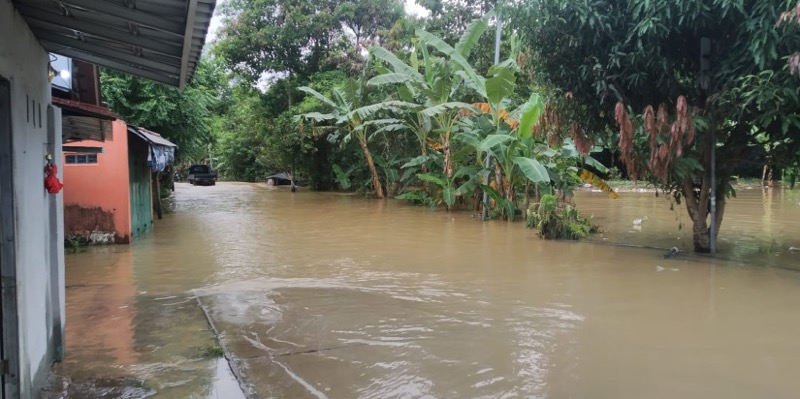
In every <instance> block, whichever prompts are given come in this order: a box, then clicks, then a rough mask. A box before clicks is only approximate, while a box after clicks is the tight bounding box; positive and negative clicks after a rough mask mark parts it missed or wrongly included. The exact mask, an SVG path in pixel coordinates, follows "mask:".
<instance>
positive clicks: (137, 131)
mask: <svg viewBox="0 0 800 399" xmlns="http://www.w3.org/2000/svg"><path fill="white" fill-rule="evenodd" d="M128 132H130V133H131V134H134V135H136V136H138V137H139V138H141V139H142V140H144V141H145V142H147V144H150V145H156V146H162V147H171V148H175V147H178V146H177V145H176V144H175V143H173V142H171V141H169V140H167V139H165V138H163V137H161V135H160V134H158V133H156V132H153V131H151V130H147V129H145V128H143V127H138V126H128Z"/></svg>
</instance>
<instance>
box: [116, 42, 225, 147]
mask: <svg viewBox="0 0 800 399" xmlns="http://www.w3.org/2000/svg"><path fill="white" fill-rule="evenodd" d="M223 67H224V66H223V64H222V63H221V61H220V60H216V59H212V58H203V59H201V61H200V64H199V65H198V67H197V71H196V72H195V77H194V79H193V80H192V81H191V82H189V84H188V85H187V86H186V87H185V88H184V89H183V90H179V89H178V88H175V87H169V86H165V85H162V84H160V83H156V82H154V81H151V80H147V79H143V78H137V77H133V76H130V75H125V74H121V73H117V72H112V71H109V70H101V74H100V86H101V89H102V92H103V93H102V94H103V99H104V100H105V102H106V104H107V105H108V106H109V108H111V109H112V110H113V111H114V112H115V113H117V114H119V115H121V116H122V117H123V118H124V120H125V122H127V123H128V124H130V125H134V126H141V127H144V128H146V129H150V130H152V131H155V132H157V133H159V134H161V135H162V136H164V137H165V138H167V139H169V140H170V141H172V142H174V143H175V144H177V145H178V153H177V157H178V162H179V163H180V162H190V161H201V160H204V159H205V158H206V157H208V155H209V154H208V152H207V151H208V145H209V144H211V143H213V141H214V138H213V135H212V129H213V126H214V124H215V122H216V117H215V114H218V113H222V112H224V111H225V110H224V104H222V103H221V102H220V100H221V98H222V97H223V96H224V94H225V93H224V89H225V88H226V87H227V84H225V82H224V79H225V75H224V72H223Z"/></svg>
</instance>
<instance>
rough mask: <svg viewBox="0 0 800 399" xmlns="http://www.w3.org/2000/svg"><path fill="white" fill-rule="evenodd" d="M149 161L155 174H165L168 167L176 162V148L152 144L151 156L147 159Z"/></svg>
mask: <svg viewBox="0 0 800 399" xmlns="http://www.w3.org/2000/svg"><path fill="white" fill-rule="evenodd" d="M147 161H148V162H149V164H150V169H153V172H163V171H164V169H166V168H167V165H172V163H173V162H175V147H165V146H161V145H155V144H150V155H149V156H148V157H147Z"/></svg>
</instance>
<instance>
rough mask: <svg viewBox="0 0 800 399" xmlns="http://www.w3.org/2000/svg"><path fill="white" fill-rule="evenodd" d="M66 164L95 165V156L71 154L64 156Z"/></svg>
mask: <svg viewBox="0 0 800 399" xmlns="http://www.w3.org/2000/svg"><path fill="white" fill-rule="evenodd" d="M66 163H68V164H87V163H97V154H72V155H67V156H66Z"/></svg>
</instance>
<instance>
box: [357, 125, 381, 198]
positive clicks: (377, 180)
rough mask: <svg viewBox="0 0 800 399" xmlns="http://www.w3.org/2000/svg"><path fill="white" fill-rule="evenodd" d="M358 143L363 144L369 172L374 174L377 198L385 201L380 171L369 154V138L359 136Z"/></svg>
mask: <svg viewBox="0 0 800 399" xmlns="http://www.w3.org/2000/svg"><path fill="white" fill-rule="evenodd" d="M358 143H359V144H361V150H363V151H364V156H365V157H366V158H367V166H369V171H370V173H372V187H374V188H375V196H377V197H378V198H379V199H383V197H384V195H383V186H381V179H380V178H379V177H378V169H377V168H375V162H373V161H372V154H371V153H370V152H369V147H367V138H366V137H361V136H360V135H359V136H358Z"/></svg>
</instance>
